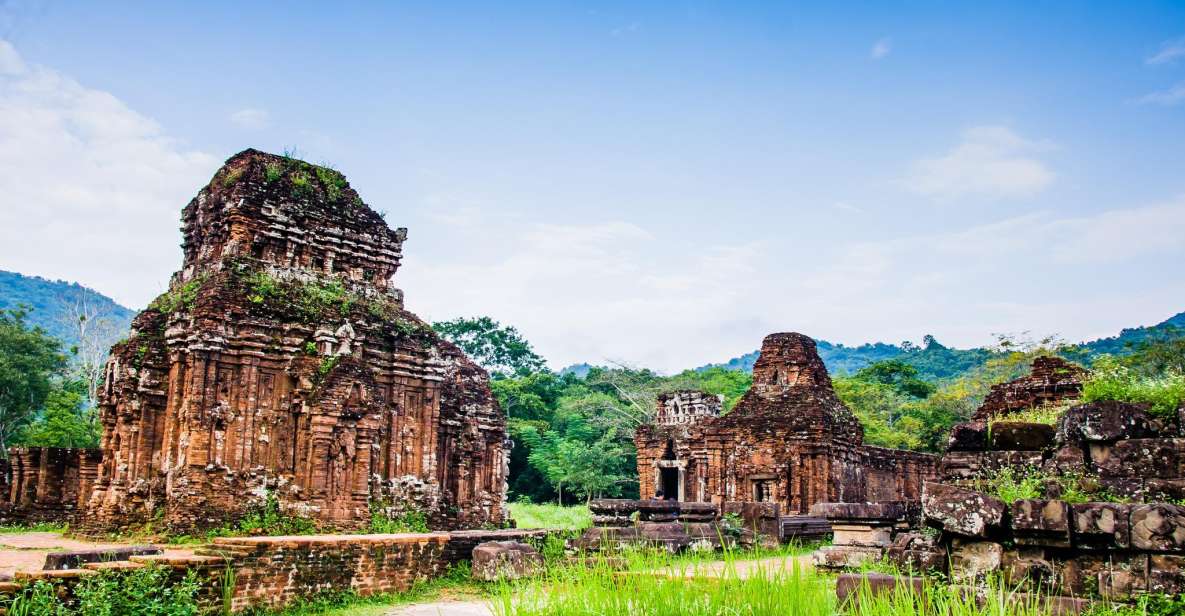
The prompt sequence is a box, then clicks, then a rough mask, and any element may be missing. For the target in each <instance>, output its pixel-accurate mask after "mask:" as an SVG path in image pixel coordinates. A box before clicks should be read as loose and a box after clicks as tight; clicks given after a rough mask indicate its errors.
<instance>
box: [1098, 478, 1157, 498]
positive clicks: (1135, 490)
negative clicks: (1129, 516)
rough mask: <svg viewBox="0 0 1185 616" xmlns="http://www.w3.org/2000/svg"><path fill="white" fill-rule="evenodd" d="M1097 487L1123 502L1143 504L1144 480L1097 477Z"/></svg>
mask: <svg viewBox="0 0 1185 616" xmlns="http://www.w3.org/2000/svg"><path fill="white" fill-rule="evenodd" d="M1098 487H1099V488H1100V489H1103V490H1106V491H1108V492H1110V493H1111V494H1114V495H1115V496H1116V497H1118V498H1120V499H1124V500H1129V501H1134V502H1143V501H1144V496H1145V490H1144V480H1143V479H1138V478H1131V477H1099V478H1098Z"/></svg>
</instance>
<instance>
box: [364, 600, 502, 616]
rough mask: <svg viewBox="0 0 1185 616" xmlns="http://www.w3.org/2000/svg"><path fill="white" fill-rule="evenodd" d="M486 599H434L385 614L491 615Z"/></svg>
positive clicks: (388, 615) (428, 615)
mask: <svg viewBox="0 0 1185 616" xmlns="http://www.w3.org/2000/svg"><path fill="white" fill-rule="evenodd" d="M493 613H494V612H493V611H492V610H490V604H489V603H488V602H486V601H434V602H432V603H417V604H414V605H405V606H402V607H397V608H395V609H393V610H391V611H389V612H386V614H387V616H493Z"/></svg>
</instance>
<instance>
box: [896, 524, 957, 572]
mask: <svg viewBox="0 0 1185 616" xmlns="http://www.w3.org/2000/svg"><path fill="white" fill-rule="evenodd" d="M885 555H886V556H887V557H888V559H889V560H890V561H892V562H893V564H895V565H897V567H898V568H900V569H901V570H903V571H916V572H925V571H938V572H945V571H946V560H947V554H946V549H945V548H943V547H942V546H940V545H939V544H938V542H937V541H936V540H935V539H934V538H932V537H927V536H926V535H923V534H922V533H914V532H904V533H900V534H898V535H897V537H896V538H895V539H893V545H891V546H889V549H888V550H887V551H886V553H885Z"/></svg>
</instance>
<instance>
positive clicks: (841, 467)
mask: <svg viewBox="0 0 1185 616" xmlns="http://www.w3.org/2000/svg"><path fill="white" fill-rule="evenodd" d="M635 443H636V445H637V449H638V477H639V479H640V482H641V492H642V496H643V497H644V498H646V497H652V496H653V497H657V498H662V499H665V500H678V501H684V502H687V501H690V502H711V503H716V504H718V505H722V504H724V503H726V502H768V503H776V504H778V505H780V508H781V511H782V512H784V513H791V514H792V513H800V514H802V513H806V512H808V511H809V510H810V507H811V505H813V504H815V503H820V502H863V501H873V500H877V501H897V500H906V501H916V500H917V499H918V498H920V496H921V489H922V483H923V482H924V481H926V480H928V479H931V478H932V477H933V476H934V473H935V462H936V460H935V457H934V456H931V455H928V454H923V453H916V452H910V451H901V450H896V449H885V448H881V447H872V446H868V445H865V444H864V429H863V428H862V427H861V426H860V422H859V421H858V420H857V419H856V418H855V416H853V415H852V412H851V411H850V410H849V409H848V408H847V407H845V406H844V405H843V403H842V402H840V400H839V398H837V397H836V395H835V391H834V390H833V389H832V387H831V378H830V377H829V376H828V374H827V368H826V367H825V366H824V365H823V361H822V359H820V358H819V355H818V353H817V352H816V350H815V342H814V341H813V340H811V339H810V338H808V337H806V336H804V335H802V334H796V333H782V334H771V335H769V336H767V337H766V338H765V340H764V342H763V343H762V345H761V356H760V357H759V358H758V360H757V364H756V365H755V366H754V367H753V385H752V387H751V388H750V389H749V391H748V392H747V393H745V395H744V397H742V398H741V400H740V402H738V403H737V405H736V408H734V409H733V410H732V411H731V412H730V413H727V414H721V402H720V400H719V399H718V398H716V397H714V396H710V395H708V394H704V393H702V392H698V391H678V392H672V393H668V394H665V395H663V396H661V397H660V398H659V401H658V408H657V413H656V416H655V421H654V423H653V425H646V426H642V427H641V428H639V429H638V431H637V434H636V436H635Z"/></svg>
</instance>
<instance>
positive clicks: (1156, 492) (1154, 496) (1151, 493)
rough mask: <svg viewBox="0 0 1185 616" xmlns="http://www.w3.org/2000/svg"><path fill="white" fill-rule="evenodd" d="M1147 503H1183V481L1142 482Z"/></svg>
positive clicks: (1184, 493) (1184, 499) (1184, 486)
mask: <svg viewBox="0 0 1185 616" xmlns="http://www.w3.org/2000/svg"><path fill="white" fill-rule="evenodd" d="M1144 498H1145V499H1147V500H1148V501H1185V479H1148V480H1146V481H1144Z"/></svg>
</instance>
